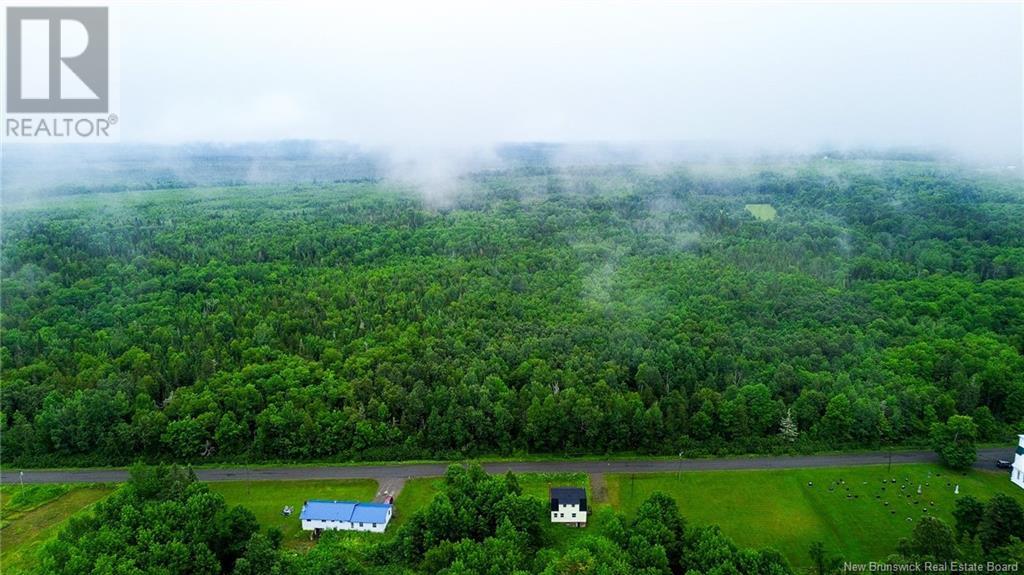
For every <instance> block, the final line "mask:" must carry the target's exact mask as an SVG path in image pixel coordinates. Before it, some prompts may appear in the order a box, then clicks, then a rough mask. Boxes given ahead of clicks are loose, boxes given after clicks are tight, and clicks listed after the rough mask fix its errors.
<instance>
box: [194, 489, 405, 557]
mask: <svg viewBox="0 0 1024 575" xmlns="http://www.w3.org/2000/svg"><path fill="white" fill-rule="evenodd" d="M209 485H210V489H211V490H213V491H215V492H217V493H220V494H221V495H223V496H224V500H225V501H226V502H227V504H228V505H229V506H233V505H241V506H243V507H247V508H249V510H250V511H252V512H253V514H254V515H256V519H257V520H258V521H259V522H260V525H262V526H263V527H264V528H266V527H276V528H278V529H280V530H281V532H282V533H283V534H284V543H283V544H284V547H285V548H287V549H293V550H303V549H308V548H309V547H311V546H312V545H313V542H312V541H310V539H309V533H307V532H304V531H302V525H301V523H300V522H299V513H300V512H301V511H302V503H303V502H304V501H307V500H310V499H333V500H338V501H373V496H374V495H376V493H377V482H376V481H374V480H372V479H337V480H314V481H303V480H300V481H218V482H212V483H210V484H209ZM285 505H291V506H292V507H293V508H294V509H295V510H294V512H293V513H292V515H291V516H290V517H285V516H283V515H281V510H282V509H284V506H285ZM388 530H389V531H390V530H391V529H390V527H389V528H388Z"/></svg>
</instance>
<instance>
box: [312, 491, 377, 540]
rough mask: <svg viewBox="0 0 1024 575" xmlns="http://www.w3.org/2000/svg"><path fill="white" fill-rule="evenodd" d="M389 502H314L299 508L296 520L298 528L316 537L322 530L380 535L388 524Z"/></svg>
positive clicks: (316, 500) (315, 500)
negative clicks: (298, 523) (299, 525)
mask: <svg viewBox="0 0 1024 575" xmlns="http://www.w3.org/2000/svg"><path fill="white" fill-rule="evenodd" d="M391 514H392V506H391V504H390V503H359V502H356V501H323V500H318V499H314V500H311V501H307V502H305V503H304V504H303V505H302V513H300V514H299V520H300V521H301V522H302V529H303V530H305V531H312V532H313V533H314V534H318V533H320V532H321V531H323V530H325V529H334V530H339V531H372V532H374V533H383V532H384V530H385V529H387V527H388V523H389V522H390V521H391Z"/></svg>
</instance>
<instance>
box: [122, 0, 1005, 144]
mask: <svg viewBox="0 0 1024 575" xmlns="http://www.w3.org/2000/svg"><path fill="white" fill-rule="evenodd" d="M112 5H113V6H115V7H117V22H118V24H117V26H118V28H119V30H120V50H119V52H120V54H119V57H120V100H121V110H122V113H121V118H122V123H121V130H122V132H121V134H122V136H121V138H122V141H123V142H126V143H134V142H139V143H163V144H177V143H186V142H251V141H275V140H292V139H294V140H323V141H343V142H351V143H354V144H358V145H360V146H366V147H384V148H389V149H402V150H416V149H430V150H434V151H435V152H436V151H437V150H447V149H486V148H488V147H491V146H493V145H494V144H496V143H501V142H513V143H516V142H567V143H586V142H610V143H627V144H636V143H644V142H654V143H665V142H709V143H713V144H714V145H718V146H722V147H728V148H735V149H740V150H751V151H754V152H771V153H785V152H794V153H807V152H813V151H815V150H820V149H830V148H831V149H856V148H875V149H890V148H899V149H907V148H910V149H927V150H938V151H943V152H948V153H951V154H954V155H957V156H959V157H962V158H966V159H973V160H977V159H990V158H991V159H994V160H1002V159H1004V158H1005V159H1015V158H1020V157H1021V155H1022V152H1021V150H1022V135H1021V134H1022V128H1021V126H1022V122H1024V120H1022V112H1021V102H1022V87H1021V84H1022V79H1021V78H1022V76H1021V74H1022V72H1021V70H1022V56H1021V46H1022V34H1021V25H1022V24H1021V22H1022V10H1021V5H1020V4H1019V3H1006V4H997V3H987V4H966V3H964V4H960V3H932V4H921V3H898V4H865V3H842V4H838V3H828V4H825V3H771V4H749V3H725V4H707V3H657V2H641V3H628V4H627V3H620V2H611V3H600V4H590V3H581V2H558V3H551V4H543V3H539V2H526V3H517V4H514V5H512V4H498V3H487V4H475V3H460V2H444V3H431V4H430V5H419V4H412V3H403V2H386V3H383V4H377V5H375V6H364V5H341V6H332V5H322V4H317V3H303V2H299V3H291V2H290V3H282V2H265V3H259V4H255V5H251V6H246V7H245V8H244V9H242V8H240V7H238V6H237V5H234V4H229V3H224V2H215V3H189V4H180V3H178V4H169V3H156V4H145V5H143V4H134V3H133V4H118V3H116V2H115V3H113V4H112ZM183 40H185V41H183Z"/></svg>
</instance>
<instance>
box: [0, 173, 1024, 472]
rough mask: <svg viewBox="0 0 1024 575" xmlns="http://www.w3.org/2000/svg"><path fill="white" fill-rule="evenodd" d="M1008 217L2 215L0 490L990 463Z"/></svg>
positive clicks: (1008, 360)
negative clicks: (29, 483) (433, 469)
mask: <svg viewBox="0 0 1024 575" xmlns="http://www.w3.org/2000/svg"><path fill="white" fill-rule="evenodd" d="M1022 190H1024V186H1022V185H1021V182H1020V180H1019V179H1009V178H1004V177H997V176H995V175H991V174H983V173H980V172H978V171H971V170H967V169H962V168H955V167H951V166H943V165H938V164H933V163H928V162H896V161H888V162H882V161H874V162H867V161H843V162H835V161H832V162H829V161H814V162H808V163H798V164H788V165H787V164H778V165H773V166H767V167H749V166H689V167H686V168H679V169H673V170H660V171H655V170H650V169H642V168H628V167H608V168H587V169H583V168H577V169H570V168H560V169H554V168H539V167H538V168H520V169H515V170H509V171H496V172H488V173H480V174H476V175H474V176H472V177H467V178H464V179H463V180H462V181H461V182H460V184H459V186H458V187H457V188H454V191H450V193H448V194H446V195H438V194H430V193H427V194H421V191H420V190H415V189H408V188H405V187H400V186H397V185H392V184H388V183H386V182H353V183H333V184H322V185H319V184H303V185H296V186H265V187H245V186H241V187H231V188H214V189H209V188H198V189H176V190H165V191H146V192H137V193H111V194H84V195H77V196H75V197H73V198H67V199H47V200H45V201H40V202H38V203H35V204H24V205H8V206H5V208H4V213H3V238H2V239H3V261H2V269H0V271H2V279H3V288H2V289H3V293H2V297H3V316H2V351H0V353H2V356H0V359H2V374H0V375H2V386H3V387H2V395H0V410H2V415H0V425H2V428H0V435H2V449H3V454H4V458H5V463H16V464H23V465H54V464H64V465H67V464H102V463H124V462H126V461H129V460H132V459H134V458H136V457H144V458H147V459H151V460H157V459H174V460H178V461H191V462H198V461H243V460H249V461H252V460H296V459H332V460H346V459H396V460H397V459H410V458H428V457H463V456H474V455H514V454H524V453H558V454H583V453H588V454H593V453H608V452H627V451H630V452H642V453H660V454H668V453H671V454H676V453H678V452H680V451H685V452H686V453H689V454H692V455H698V454H705V453H739V452H773V451H786V450H817V449H839V448H852V447H876V446H879V445H893V444H895V445H909V444H923V443H924V442H925V441H927V438H928V433H929V429H930V427H931V426H932V424H934V423H936V422H945V421H947V420H948V419H949V418H950V417H951V416H954V415H968V416H970V417H971V418H973V422H974V423H975V424H976V425H977V428H978V435H979V439H981V440H989V441H1003V440H1007V439H1008V438H1010V437H1012V435H1013V434H1015V433H1017V432H1020V431H1021V430H1022V429H1021V426H1022V424H1024V356H1022V353H1024V191H1022ZM748 204H770V205H771V206H772V207H773V208H774V210H775V212H776V213H777V217H776V218H774V219H764V220H759V219H757V218H755V217H754V216H753V215H752V213H759V214H762V213H763V212H764V210H747V209H745V206H747V205H748Z"/></svg>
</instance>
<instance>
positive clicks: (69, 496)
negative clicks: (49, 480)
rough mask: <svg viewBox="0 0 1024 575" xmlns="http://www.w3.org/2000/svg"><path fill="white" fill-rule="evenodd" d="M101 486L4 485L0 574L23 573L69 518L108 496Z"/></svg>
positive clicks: (0, 507) (108, 489)
mask: <svg viewBox="0 0 1024 575" xmlns="http://www.w3.org/2000/svg"><path fill="white" fill-rule="evenodd" d="M113 490H114V487H112V486H103V485H86V486H77V485H38V486H36V485H28V486H25V487H24V489H22V488H21V487H20V486H18V485H5V486H3V489H2V490H0V515H2V517H3V528H2V529H0V573H3V574H4V575H7V574H17V573H24V572H27V571H28V570H29V569H31V568H32V567H33V566H34V565H35V564H36V554H37V553H38V552H39V549H40V548H41V547H42V546H43V544H44V543H46V542H47V541H49V540H50V539H52V538H54V537H56V536H57V533H58V532H59V531H60V527H61V526H62V525H63V524H64V523H65V522H66V521H67V520H68V519H69V518H71V517H72V516H73V515H75V514H77V513H81V512H84V511H85V510H86V509H88V508H89V507H91V506H92V505H93V504H95V503H96V502H97V501H99V500H101V499H103V498H104V497H106V496H107V495H110V493H112V492H113Z"/></svg>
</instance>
